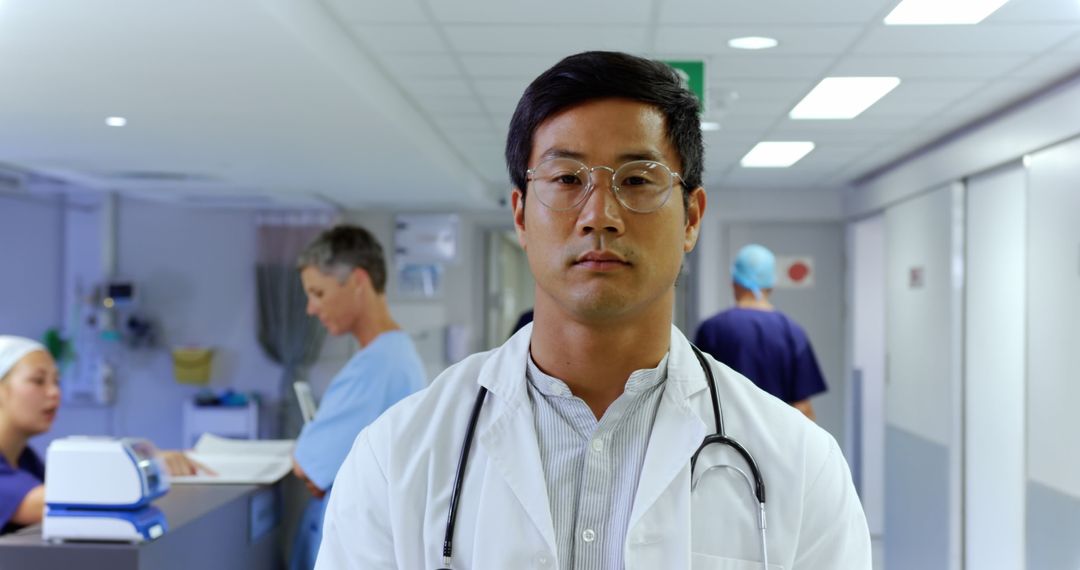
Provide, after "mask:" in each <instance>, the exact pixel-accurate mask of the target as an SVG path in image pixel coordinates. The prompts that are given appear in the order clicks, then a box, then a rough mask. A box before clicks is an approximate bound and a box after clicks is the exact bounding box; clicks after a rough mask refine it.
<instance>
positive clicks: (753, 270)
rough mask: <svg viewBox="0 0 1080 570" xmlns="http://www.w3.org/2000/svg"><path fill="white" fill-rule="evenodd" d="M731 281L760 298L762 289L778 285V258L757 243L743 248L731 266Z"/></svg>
mask: <svg viewBox="0 0 1080 570" xmlns="http://www.w3.org/2000/svg"><path fill="white" fill-rule="evenodd" d="M731 280H732V281H734V282H735V283H737V284H738V285H741V286H742V287H744V288H746V289H749V290H750V291H751V292H753V293H754V296H755V297H758V298H760V297H761V290H762V289H772V287H773V285H775V284H776V256H774V255H773V252H771V251H769V249H768V248H767V247H765V246H763V245H758V244H756V243H752V244H750V245H748V246H746V247H743V248H742V249H740V250H739V254H738V255H736V256H735V263H732V264H731Z"/></svg>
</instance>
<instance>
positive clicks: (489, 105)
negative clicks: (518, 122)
mask: <svg viewBox="0 0 1080 570" xmlns="http://www.w3.org/2000/svg"><path fill="white" fill-rule="evenodd" d="M520 99H521V96H520V95H518V96H517V97H488V96H485V97H484V100H483V101H482V103H483V105H484V108H485V109H487V111H488V112H489V113H491V115H492V117H493V118H494V119H495V120H496V121H498V120H499V119H500V118H504V119H505V120H506V121H505V123H504V124H507V125H508V124H510V115H512V114H513V113H514V109H516V108H517V104H518V101H519V100H520Z"/></svg>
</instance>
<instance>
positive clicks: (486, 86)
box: [473, 78, 530, 104]
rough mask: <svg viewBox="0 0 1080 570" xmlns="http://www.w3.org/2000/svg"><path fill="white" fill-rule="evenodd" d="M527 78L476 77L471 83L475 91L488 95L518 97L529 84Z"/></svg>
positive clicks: (506, 97)
mask: <svg viewBox="0 0 1080 570" xmlns="http://www.w3.org/2000/svg"><path fill="white" fill-rule="evenodd" d="M529 82H530V80H529V79H524V78H522V79H476V80H474V81H473V84H474V85H475V86H476V89H477V91H479V92H480V93H483V94H484V95H485V96H489V97H499V98H504V99H515V100H516V99H519V98H521V95H522V94H523V93H524V92H525V88H526V87H528V86H529ZM515 104H516V101H515Z"/></svg>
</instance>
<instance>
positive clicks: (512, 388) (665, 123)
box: [316, 52, 870, 570]
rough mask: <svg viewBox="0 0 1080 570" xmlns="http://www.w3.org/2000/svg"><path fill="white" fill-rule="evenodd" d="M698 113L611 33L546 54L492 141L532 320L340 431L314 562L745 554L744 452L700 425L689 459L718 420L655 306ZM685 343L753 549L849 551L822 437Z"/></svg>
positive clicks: (688, 240) (674, 247)
mask: <svg viewBox="0 0 1080 570" xmlns="http://www.w3.org/2000/svg"><path fill="white" fill-rule="evenodd" d="M699 121H700V117H699V115H698V104H697V101H696V99H695V98H694V96H693V95H692V94H691V93H689V92H688V91H687V90H685V89H684V88H683V87H682V86H681V83H680V81H679V78H678V76H677V75H676V74H675V73H674V72H673V71H672V70H671V69H670V68H669V67H667V66H666V65H664V64H661V63H658V62H653V61H649V60H645V59H641V58H637V57H633V56H629V55H626V54H621V53H610V52H588V53H582V54H578V55H575V56H571V57H568V58H566V59H564V60H562V61H561V62H559V63H558V64H556V65H555V66H554V67H553V68H551V69H549V70H548V71H546V72H545V73H543V74H542V75H541V76H540V77H538V78H537V79H536V80H535V81H533V83H532V84H531V85H530V86H529V87H528V88H527V89H526V91H525V94H524V95H523V96H522V98H521V101H520V102H519V103H518V106H517V110H516V111H515V113H514V117H513V119H512V121H511V124H510V133H509V137H508V141H507V145H506V159H507V166H508V168H509V171H510V176H511V179H512V181H513V184H514V189H513V192H512V195H511V201H512V205H513V213H514V223H515V226H516V229H517V235H518V239H519V241H520V243H521V245H522V247H524V248H525V251H526V253H527V255H528V259H529V264H530V267H531V269H532V272H533V275H534V276H535V278H536V284H537V285H536V308H535V320H534V323H533V325H532V326H527V327H525V328H523V329H522V330H521V331H519V332H518V333H517V334H515V335H514V336H513V337H512V338H510V340H508V341H507V342H506V343H505V344H504V345H502V346H501V347H499V348H497V349H495V350H493V351H490V352H486V353H481V354H475V355H473V356H471V357H469V358H467V359H465V360H464V361H463V362H461V363H459V364H457V365H455V366H453V367H451V368H449V369H448V370H447V371H446V372H444V373H443V374H442V375H441V376H439V378H438V379H436V380H435V382H434V383H433V384H432V385H431V386H430V387H429V388H428V389H426V390H424V391H422V392H420V393H418V394H415V395H413V396H411V397H409V398H407V399H406V400H404V401H402V402H401V403H399V404H398V405H396V406H395V407H393V408H391V409H390V410H389V411H388V412H387V413H386V414H384V415H383V416H382V417H381V418H380V419H379V420H377V421H376V422H374V423H373V424H371V425H370V426H369V427H368V428H366V429H365V430H364V431H363V432H361V433H360V435H359V437H358V438H357V439H356V442H355V444H354V446H353V449H352V451H351V452H350V453H349V456H348V458H347V459H346V461H345V463H344V465H343V466H342V468H341V471H340V472H339V473H338V477H337V480H336V482H335V486H334V493H333V495H332V496H331V500H330V504H329V507H328V511H327V515H326V520H325V527H324V535H323V542H322V549H321V551H320V552H319V559H318V562H317V565H316V568H318V569H322V570H333V569H373V568H377V569H388V568H400V569H408V570H414V569H416V570H419V569H435V568H454V569H466V568H469V569H492V570H505V569H511V568H512V569H515V570H517V569H521V568H561V569H563V570H570V569H575V570H600V569H609V568H610V569H620V568H628V569H642V570H644V569H649V570H655V569H664V570H667V569H684V568H685V569H691V568H703V569H716V570H719V569H724V570H753V569H757V568H763V567H765V566H764V560H763V553H762V550H763V549H762V539H761V533H760V531H759V528H758V527H759V524H758V522H759V518H758V512H759V507H758V500H757V499H756V498H755V497H754V494H753V493H752V492H751V488H752V487H754V486H753V485H749V486H748V483H747V481H744V479H743V478H742V476H741V475H740V474H739V473H738V472H736V471H735V470H734V469H729V468H724V466H725V465H730V466H732V467H734V468H736V469H739V470H742V471H744V472H747V473H749V466H748V464H747V463H746V462H744V460H743V459H741V457H740V456H739V455H738V454H737V453H735V452H734V451H733V448H732V447H729V446H724V445H718V444H714V445H710V446H708V447H706V448H705V450H704V451H702V453H701V455H700V457H698V460H697V465H696V469H695V470H694V472H693V474H692V473H691V465H690V463H691V457H692V456H693V455H694V452H695V451H696V450H697V449H698V447H699V445H701V443H702V441H703V440H704V439H705V438H706V436H708V435H710V434H713V433H714V432H717V431H718V430H717V428H716V426H715V425H714V424H715V423H716V422H715V421H714V420H715V418H714V411H713V410H714V406H713V403H714V401H716V400H714V399H713V397H712V395H711V389H710V388H709V384H708V382H707V379H706V375H705V369H704V368H703V366H702V363H701V362H699V361H698V358H697V357H696V355H695V353H694V352H693V350H692V348H691V346H690V343H689V342H688V341H687V339H686V337H684V336H683V334H682V333H681V332H680V331H679V330H678V329H676V328H674V327H673V326H672V322H671V321H672V318H671V315H672V307H673V303H674V295H675V280H676V278H677V277H678V275H679V268H680V266H681V265H682V262H683V256H684V255H685V254H686V253H687V252H689V251H690V250H691V249H693V247H694V244H695V242H696V241H697V237H698V230H699V228H700V224H701V217H702V215H703V214H704V211H705V202H706V200H705V191H704V189H703V188H702V187H701V182H702V181H701V177H702V154H703V145H702V138H701V128H700V123H699ZM703 362H704V363H705V364H706V365H707V366H708V367H709V369H710V370H711V372H712V374H713V376H714V377H715V385H716V389H717V396H718V398H717V399H718V400H719V402H720V403H721V404H722V413H723V423H724V428H725V432H726V435H727V436H728V437H730V438H732V439H734V440H737V441H738V442H739V443H740V444H741V445H742V446H744V447H745V448H746V450H747V451H748V452H749V453H750V454H751V455H752V456H753V458H754V459H756V462H757V464H758V466H760V470H761V474H762V478H763V484H764V487H765V488H766V489H767V490H768V491H767V495H766V499H767V506H766V514H767V530H766V533H765V534H766V543H767V547H766V549H765V550H766V552H767V555H768V566H767V567H768V568H774V569H775V568H785V569H797V570H849V569H850V570H864V569H869V568H870V537H869V533H868V531H867V527H866V520H865V517H864V516H863V512H862V509H861V507H860V505H859V501H858V498H857V497H856V495H855V490H854V488H853V487H852V484H851V476H850V473H849V471H848V467H847V465H846V463H845V462H844V458H843V456H842V455H841V452H840V449H839V448H838V447H837V445H836V442H835V441H834V440H833V439H832V438H831V437H830V436H829V435H828V434H827V433H826V432H824V431H823V430H821V429H820V428H818V427H817V426H815V425H814V424H813V423H812V422H810V421H807V420H806V418H804V417H803V416H802V414H801V413H799V412H798V411H797V410H795V409H794V408H791V407H790V406H787V405H786V404H784V403H783V402H781V401H779V400H777V399H775V398H773V397H772V396H769V395H768V394H766V393H764V392H762V391H760V390H759V389H758V388H757V387H755V386H754V385H753V384H752V383H751V382H750V381H749V380H747V379H746V378H744V377H742V376H740V375H738V374H737V373H735V372H734V371H732V370H731V369H729V368H727V367H726V366H724V365H722V364H720V363H718V362H716V361H715V360H713V359H711V358H709V357H704V361H703ZM482 390H483V391H486V392H485V396H484V399H483V400H481V399H480V398H479V396H478V394H479V393H480V392H481V391H482ZM478 402H479V403H480V404H481V405H480V406H478V405H477V404H478ZM474 410H478V411H477V412H476V413H475V432H474V433H473V434H472V435H473V437H472V445H471V446H470V447H469V448H468V449H467V450H466V452H465V453H464V454H463V453H462V451H463V449H464V448H463V443H464V441H465V439H466V433H467V432H468V431H469V426H470V424H471V423H472V422H471V421H470V419H471V418H472V416H473V415H474ZM462 456H464V457H467V459H468V461H467V463H466V468H465V469H464V472H463V477H461V482H460V502H459V503H458V506H457V509H456V526H455V527H454V529H453V533H452V536H451V537H450V540H449V541H447V542H448V544H444V539H445V538H446V536H445V535H446V528H447V519H448V514H449V511H450V506H451V495H452V494H453V493H454V487H455V480H456V479H457V470H458V465H459V459H460V458H461V457H462ZM447 547H449V548H447Z"/></svg>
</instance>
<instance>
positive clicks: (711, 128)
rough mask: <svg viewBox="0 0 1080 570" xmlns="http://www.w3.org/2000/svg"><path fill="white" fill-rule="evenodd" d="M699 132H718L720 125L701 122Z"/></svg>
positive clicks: (713, 122)
mask: <svg viewBox="0 0 1080 570" xmlns="http://www.w3.org/2000/svg"><path fill="white" fill-rule="evenodd" d="M701 130H703V131H719V130H720V123H717V122H715V121H701Z"/></svg>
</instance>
